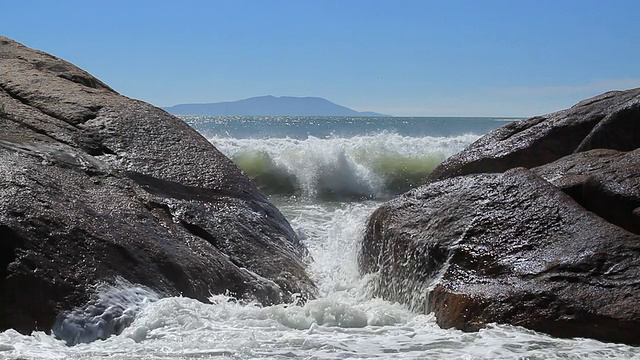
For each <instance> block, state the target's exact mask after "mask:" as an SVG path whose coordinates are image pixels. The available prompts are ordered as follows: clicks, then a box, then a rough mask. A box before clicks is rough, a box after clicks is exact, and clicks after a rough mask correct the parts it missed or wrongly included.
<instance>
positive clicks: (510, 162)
mask: <svg viewBox="0 0 640 360" xmlns="http://www.w3.org/2000/svg"><path fill="white" fill-rule="evenodd" d="M638 119H640V88H638V89H632V90H626V91H610V92H607V93H605V94H602V95H599V96H596V97H593V98H591V99H587V100H584V101H581V102H579V103H578V104H576V105H574V106H573V107H571V108H569V109H566V110H562V111H558V112H555V113H552V114H548V115H544V116H536V117H533V118H530V119H526V120H522V121H516V122H512V123H509V124H507V125H505V126H502V127H500V128H498V129H496V130H494V131H492V132H490V133H489V134H487V135H486V136H483V137H482V138H480V139H479V140H478V141H476V142H474V143H473V144H471V145H470V146H469V147H467V148H466V149H464V150H463V151H461V152H459V153H458V154H456V155H453V156H451V157H450V158H448V159H447V160H445V161H444V162H443V163H442V164H440V165H439V166H438V167H437V168H436V169H435V170H434V171H433V172H432V173H431V174H430V175H429V177H428V180H429V181H434V180H441V179H446V178H449V177H453V176H460V175H467V174H475V173H492V172H503V171H506V170H508V169H512V168H515V167H525V168H532V167H536V166H541V165H544V164H547V163H550V162H553V161H555V160H558V159H560V158H561V157H564V156H567V155H570V154H573V153H577V152H582V151H587V150H592V149H613V150H620V151H631V150H635V149H636V148H637V147H638V144H640V121H638Z"/></svg>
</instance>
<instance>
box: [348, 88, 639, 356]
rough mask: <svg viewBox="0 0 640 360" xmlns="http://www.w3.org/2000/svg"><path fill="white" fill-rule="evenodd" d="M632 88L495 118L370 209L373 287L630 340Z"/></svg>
mask: <svg viewBox="0 0 640 360" xmlns="http://www.w3.org/2000/svg"><path fill="white" fill-rule="evenodd" d="M639 147H640V89H632V90H627V91H614V92H608V93H605V94H602V95H600V96H596V97H594V98H592V99H588V100H584V101H582V102H580V103H578V104H576V105H575V106H573V107H572V108H570V109H567V110H563V111H560V112H557V113H553V114H549V115H545V116H539V117H534V118H531V119H527V120H523V121H520V122H514V123H510V124H507V125H505V126H503V127H501V128H498V129H496V130H494V131H493V132H491V133H489V134H487V135H486V136H484V137H482V138H481V139H479V140H478V141H476V142H475V143H473V144H472V145H470V146H469V147H468V148H467V149H465V150H463V151H462V152H460V153H458V154H456V155H454V156H452V157H450V158H449V159H447V160H446V161H445V162H444V163H442V164H441V165H440V166H439V167H437V168H436V169H435V170H434V172H433V173H432V174H431V175H430V177H429V179H427V181H426V184H425V185H423V186H421V187H419V188H417V189H414V190H412V191H410V192H408V193H406V194H404V195H403V196H401V197H399V198H396V199H394V200H392V201H390V202H388V203H386V204H384V205H383V206H382V207H381V208H379V209H378V210H377V211H376V212H375V213H374V214H373V215H372V216H371V217H370V219H369V223H368V226H367V232H366V235H365V239H364V243H363V247H362V249H361V253H360V256H359V266H360V269H361V272H363V273H372V272H378V273H379V277H378V278H377V283H376V293H377V294H378V295H380V296H382V297H384V298H386V299H389V300H393V301H399V302H402V303H405V304H409V305H410V306H411V307H412V308H414V309H416V310H418V311H423V312H425V313H429V312H434V313H435V315H436V317H437V322H438V324H439V325H441V326H442V327H445V328H449V327H454V328H458V329H462V330H465V331H475V330H478V329H480V328H482V327H483V326H485V325H486V324H488V323H493V322H496V323H503V324H513V325H519V326H524V327H526V328H529V329H533V330H538V331H542V332H545V333H548V334H551V335H554V336H560V337H590V338H594V339H598V340H602V341H610V342H620V343H626V344H632V345H640V338H639V337H638V333H640V236H639V235H640V231H639V230H640V152H639V151H640V150H638V148H639Z"/></svg>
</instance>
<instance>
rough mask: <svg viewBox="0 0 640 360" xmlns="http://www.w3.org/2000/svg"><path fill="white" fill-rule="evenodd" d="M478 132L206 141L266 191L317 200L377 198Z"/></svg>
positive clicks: (421, 175)
mask: <svg viewBox="0 0 640 360" xmlns="http://www.w3.org/2000/svg"><path fill="white" fill-rule="evenodd" d="M478 137H479V136H478V135H475V134H465V135H458V136H451V137H431V136H424V137H410V136H403V135H398V134H395V133H388V132H381V133H377V134H372V135H361V136H353V137H335V136H333V137H328V138H317V137H313V136H309V137H307V138H306V139H294V138H289V137H284V138H270V139H238V138H231V137H212V138H210V139H209V140H210V141H211V142H212V143H213V144H214V145H215V146H216V147H217V148H218V149H219V150H220V151H222V152H223V153H224V154H225V155H227V156H229V157H230V158H231V159H232V160H233V161H234V162H235V163H236V164H237V165H238V166H239V167H240V168H241V169H242V170H243V171H244V172H245V173H246V174H247V176H249V178H251V179H252V181H253V182H254V183H255V184H256V185H257V186H258V187H259V188H261V190H262V191H264V192H266V193H268V194H278V195H287V196H292V195H293V196H302V197H305V198H310V199H321V200H345V199H348V200H354V199H380V198H385V197H388V196H390V195H395V194H400V193H403V192H405V191H407V190H409V189H411V188H413V187H415V186H417V185H420V184H422V183H423V181H424V179H425V177H426V176H427V175H429V174H430V173H431V171H433V169H434V168H435V167H436V166H437V165H438V164H440V163H441V162H442V161H443V160H444V159H446V158H447V157H448V156H451V155H453V154H455V153H456V152H458V151H460V150H462V149H463V148H464V147H466V146H467V145H469V144H470V143H471V142H473V141H475V140H476V139H477V138H478Z"/></svg>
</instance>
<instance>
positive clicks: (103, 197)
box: [0, 37, 315, 332]
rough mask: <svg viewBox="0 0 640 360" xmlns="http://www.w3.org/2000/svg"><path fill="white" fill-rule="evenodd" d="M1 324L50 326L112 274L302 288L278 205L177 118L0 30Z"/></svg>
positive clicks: (192, 292)
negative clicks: (124, 93) (9, 37)
mask: <svg viewBox="0 0 640 360" xmlns="http://www.w3.org/2000/svg"><path fill="white" fill-rule="evenodd" d="M0 104H1V105H0V109H2V110H3V111H2V112H0V329H7V328H15V329H17V330H19V331H22V332H29V331H31V330H34V329H40V330H49V329H51V327H52V325H53V324H54V322H55V321H56V318H58V320H59V319H60V316H61V314H64V313H65V311H69V310H72V309H73V308H75V307H77V306H81V305H82V304H84V303H86V302H87V301H89V300H90V299H91V298H92V296H93V290H92V286H94V284H96V283H100V282H113V281H115V280H114V279H116V278H121V279H124V280H126V281H128V282H130V283H133V284H141V285H145V286H147V287H149V288H151V289H153V290H155V291H157V292H159V293H161V294H164V295H183V296H188V297H193V298H196V299H199V300H202V301H207V298H208V297H209V296H210V295H211V294H216V293H224V292H229V293H232V294H235V295H237V296H238V297H239V298H247V299H257V300H259V301H261V302H263V303H265V304H270V303H277V302H282V301H290V300H292V298H293V297H297V296H302V297H311V296H313V293H314V292H315V287H314V285H313V283H312V282H311V280H310V279H309V278H308V276H307V275H306V273H305V263H304V257H305V256H306V250H305V248H304V246H303V245H302V244H301V243H300V242H299V240H298V238H297V236H296V234H295V233H294V231H293V230H292V229H291V227H290V226H289V224H288V223H287V221H286V220H285V219H284V217H283V216H282V215H281V214H280V212H279V211H278V210H277V209H276V208H275V207H274V206H273V205H272V204H271V203H270V202H269V201H267V200H266V199H265V197H264V196H263V195H262V194H261V193H260V192H259V191H258V190H257V189H256V188H255V187H254V186H253V185H252V184H251V183H250V182H249V180H248V179H247V178H246V177H245V176H244V174H243V173H242V172H241V171H240V170H239V169H238V168H237V167H236V166H235V165H234V164H233V163H232V162H231V161H230V160H229V159H227V158H226V157H225V156H224V155H222V154H221V153H220V152H218V151H217V150H216V149H215V148H214V147H213V146H212V145H211V144H210V143H209V142H208V141H207V140H206V139H204V138H203V137H202V136H200V135H199V134H197V133H196V132H195V131H194V130H192V129H191V128H190V127H189V126H187V125H186V124H184V123H183V122H181V121H180V120H179V119H177V118H175V117H173V116H171V115H169V114H168V113H166V112H165V111H163V110H160V109H158V108H155V107H153V106H151V105H149V104H146V103H144V102H141V101H137V100H133V99H129V98H126V97H124V96H122V95H119V94H118V93H116V92H115V91H114V90H112V89H111V88H109V87H108V86H107V85H105V84H104V83H102V82H101V81H100V80H98V79H96V78H94V77H93V76H91V75H89V74H88V73H86V72H84V71H82V70H80V69H78V68H77V67H75V66H73V65H72V64H70V63H68V62H65V61H63V60H61V59H58V58H56V57H53V56H51V55H48V54H45V53H43V52H40V51H36V50H33V49H29V48H27V47H25V46H23V45H21V44H19V43H16V42H14V41H12V40H10V39H7V38H4V37H0Z"/></svg>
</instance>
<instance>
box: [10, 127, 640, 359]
mask: <svg viewBox="0 0 640 360" xmlns="http://www.w3.org/2000/svg"><path fill="white" fill-rule="evenodd" d="M183 119H184V120H185V121H186V122H187V123H189V124H190V125H192V126H193V127H194V128H195V129H196V130H198V131H199V132H200V133H202V134H203V135H204V136H205V137H207V138H208V139H209V140H210V141H211V142H212V143H213V144H214V145H215V146H216V147H217V148H218V149H220V150H221V151H222V152H223V153H225V154H226V155H227V156H229V157H230V158H232V159H234V161H236V163H237V164H239V166H240V167H241V168H242V169H243V170H244V171H245V173H246V174H247V175H248V176H249V177H251V178H252V179H253V180H254V182H255V183H256V184H257V185H258V186H260V187H261V188H262V189H263V191H264V192H265V193H266V194H267V195H268V196H269V197H270V198H271V200H272V201H273V202H274V203H275V204H276V205H277V206H278V207H279V208H280V210H281V211H282V212H283V214H284V215H285V216H286V217H287V219H288V220H289V221H290V222H291V224H292V226H293V227H294V229H295V230H296V231H297V233H298V234H299V236H300V237H301V238H302V239H303V241H304V243H305V244H306V245H307V247H308V248H309V251H310V254H311V256H312V258H313V260H312V262H311V263H310V264H309V269H308V271H309V273H310V275H311V277H312V278H313V280H314V281H315V282H316V284H317V285H318V288H319V296H318V298H317V299H315V300H311V301H309V302H307V303H306V304H304V305H292V304H281V305H275V306H268V307H263V306H260V305H258V304H254V303H241V302H238V301H236V300H235V299H233V298H230V297H228V296H225V295H224V294H217V295H212V296H211V298H210V303H209V304H205V303H201V302H198V301H195V300H192V299H188V298H182V297H172V298H160V297H159V296H158V295H157V294H154V293H153V292H152V291H150V290H149V289H145V288H144V287H141V286H139V285H136V284H130V283H127V282H126V281H122V280H119V281H117V282H116V283H115V285H104V286H99V287H97V288H96V292H97V293H99V296H98V299H100V300H101V301H102V302H103V303H105V304H110V305H109V307H108V308H118V309H121V310H122V309H124V310H123V311H120V312H119V313H121V314H122V315H121V316H122V319H120V320H121V322H122V323H123V324H126V325H128V327H126V328H125V329H124V330H123V331H122V333H121V334H120V335H117V336H111V337H109V338H108V339H107V340H97V341H93V342H90V343H86V344H79V345H75V346H67V345H66V343H65V341H64V339H57V338H55V337H53V336H51V335H47V334H45V333H44V332H34V333H32V334H30V335H22V334H19V333H17V332H15V331H13V330H7V331H5V332H3V333H0V358H6V359H18V358H19V359H96V358H108V359H209V358H215V359H603V358H610V359H640V348H634V347H630V346H626V345H619V344H610V343H602V342H599V341H595V340H591V339H559V338H554V337H551V336H548V335H545V334H541V333H536V332H533V331H530V330H526V329H523V328H520V327H514V326H508V325H495V324H493V325H489V326H488V327H487V328H485V329H483V330H480V331H479V332H475V333H464V332H462V331H459V330H454V329H440V328H439V327H438V326H437V325H436V322H435V319H434V318H433V316H432V315H429V314H418V313H414V312H411V311H409V310H408V309H407V308H406V307H405V306H403V305H401V304H397V303H391V302H388V301H384V300H381V299H378V298H375V297H373V296H371V289H370V284H371V278H372V277H373V276H375V274H373V275H366V276H361V275H360V274H359V273H358V270H357V261H356V257H357V253H358V248H359V244H360V242H361V241H362V235H363V231H364V226H365V223H366V220H367V217H368V216H369V215H370V214H371V213H372V212H373V211H374V210H375V209H376V208H377V207H378V206H379V205H380V204H381V203H382V202H383V201H385V200H387V199H389V198H391V197H393V196H396V195H397V194H398V193H401V192H403V191H405V190H407V189H409V188H411V187H414V186H417V185H418V184H419V183H420V181H422V180H423V179H424V177H425V176H426V175H427V174H428V173H429V172H430V171H431V170H432V169H433V167H435V166H436V165H437V164H438V163H439V162H440V161H442V160H443V159H444V158H446V157H447V156H450V155H452V154H454V153H455V152H457V151H460V150H461V149H463V148H464V147H465V146H466V145H468V144H470V143H471V142H473V141H474V140H476V139H477V138H478V137H479V136H481V135H482V134H484V133H486V132H488V131H490V130H491V129H494V128H496V127H498V126H500V125H502V124H504V121H505V119H492V118H313V117H305V118H297V117H269V118H260V117H184V118H183ZM77 316H78V318H77V319H76V320H77V323H78V324H81V326H84V327H91V326H93V327H95V331H101V330H102V329H101V328H100V321H93V320H95V318H91V316H90V315H87V312H86V311H79V312H77ZM83 317H84V318H83ZM98 320H99V319H98ZM79 326H80V325H79ZM65 336H74V335H73V334H68V335H65Z"/></svg>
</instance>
